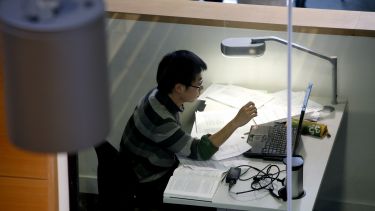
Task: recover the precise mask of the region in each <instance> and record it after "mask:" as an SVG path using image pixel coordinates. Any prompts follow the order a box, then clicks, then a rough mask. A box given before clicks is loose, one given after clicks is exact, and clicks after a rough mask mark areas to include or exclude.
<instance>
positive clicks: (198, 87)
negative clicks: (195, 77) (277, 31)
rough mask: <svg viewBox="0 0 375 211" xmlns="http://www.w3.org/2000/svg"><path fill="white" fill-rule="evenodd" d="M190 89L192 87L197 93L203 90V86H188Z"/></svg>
mask: <svg viewBox="0 0 375 211" xmlns="http://www.w3.org/2000/svg"><path fill="white" fill-rule="evenodd" d="M189 86H191V87H194V88H197V89H198V90H199V91H201V90H203V88H204V87H203V85H200V86H194V85H189Z"/></svg>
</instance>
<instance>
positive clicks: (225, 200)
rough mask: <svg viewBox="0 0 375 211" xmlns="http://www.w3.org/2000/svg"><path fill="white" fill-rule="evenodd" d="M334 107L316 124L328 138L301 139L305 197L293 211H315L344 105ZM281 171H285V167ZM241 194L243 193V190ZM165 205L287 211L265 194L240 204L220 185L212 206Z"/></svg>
mask: <svg viewBox="0 0 375 211" xmlns="http://www.w3.org/2000/svg"><path fill="white" fill-rule="evenodd" d="M314 100H315V101H316V102H319V103H322V104H323V105H327V104H325V103H324V102H328V101H326V100H324V99H314ZM210 106H211V104H210V103H208V104H207V106H206V109H210ZM334 107H335V111H334V112H332V113H330V114H329V115H327V116H325V117H322V119H321V120H320V121H319V122H321V123H323V124H326V125H327V126H328V130H329V133H330V134H331V137H330V138H327V137H325V138H324V139H319V138H315V137H310V136H302V142H301V143H300V145H299V148H298V154H300V155H302V156H303V157H304V169H303V171H304V174H303V186H304V190H305V192H306V195H305V196H304V197H303V198H301V199H298V200H293V210H296V211H297V210H301V211H308V210H313V208H314V204H315V201H316V198H317V195H318V192H319V188H320V185H321V182H322V179H323V176H324V172H325V169H326V167H327V163H328V161H329V158H330V155H331V151H332V147H333V145H334V142H335V139H336V135H337V132H338V130H339V127H340V124H341V120H342V117H343V114H344V111H345V107H346V104H338V105H335V106H334ZM246 159H248V161H249V164H251V165H255V166H266V164H268V163H270V162H269V161H263V160H259V159H249V158H246ZM279 164H280V163H279ZM280 166H282V164H280ZM283 168H284V169H285V167H283ZM236 186H246V187H249V182H238V183H237V184H236ZM244 190H246V188H245V189H244ZM164 202H166V203H176V204H187V205H195V206H206V207H216V208H222V209H235V210H287V203H286V202H283V201H280V200H277V199H275V198H273V197H272V196H271V195H270V194H269V193H268V192H267V191H265V192H259V193H254V192H253V194H249V195H248V196H247V197H241V200H236V199H234V198H233V197H231V196H230V195H229V193H228V185H227V184H225V183H221V184H220V186H219V188H218V190H217V192H216V194H215V196H214V198H213V200H212V202H204V201H195V200H185V199H176V198H168V197H164Z"/></svg>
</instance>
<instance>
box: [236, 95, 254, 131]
mask: <svg viewBox="0 0 375 211" xmlns="http://www.w3.org/2000/svg"><path fill="white" fill-rule="evenodd" d="M257 115H258V114H257V108H256V107H255V104H254V103H253V102H251V101H250V102H248V103H247V104H246V105H244V106H242V108H241V109H240V110H239V111H238V113H237V115H236V116H235V117H234V118H233V120H232V123H233V124H234V125H235V126H236V127H241V126H244V125H245V124H246V123H248V122H249V121H250V120H251V119H252V118H254V117H256V116H257Z"/></svg>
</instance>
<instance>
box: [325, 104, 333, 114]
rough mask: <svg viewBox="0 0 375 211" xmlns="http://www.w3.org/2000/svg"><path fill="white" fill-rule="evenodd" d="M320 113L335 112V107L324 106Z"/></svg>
mask: <svg viewBox="0 0 375 211" xmlns="http://www.w3.org/2000/svg"><path fill="white" fill-rule="evenodd" d="M322 111H324V112H328V113H331V112H334V111H335V107H333V106H330V105H325V106H323V110H322Z"/></svg>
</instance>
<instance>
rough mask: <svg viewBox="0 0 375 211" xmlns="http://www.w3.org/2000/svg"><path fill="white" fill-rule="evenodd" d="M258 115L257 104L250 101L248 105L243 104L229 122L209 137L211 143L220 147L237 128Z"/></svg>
mask: <svg viewBox="0 0 375 211" xmlns="http://www.w3.org/2000/svg"><path fill="white" fill-rule="evenodd" d="M256 116H257V109H256V107H255V104H254V103H253V102H248V103H247V104H246V105H244V106H242V108H241V109H240V110H239V111H238V113H237V115H236V116H235V117H234V118H233V119H232V120H231V121H230V122H229V123H228V124H226V125H225V126H224V127H223V128H222V129H221V130H219V131H218V132H217V133H215V134H213V135H211V136H210V137H209V139H210V141H211V143H212V144H213V145H214V146H216V147H220V146H221V145H222V144H223V143H224V142H225V141H226V140H227V139H228V138H229V137H230V136H231V135H232V134H233V132H234V131H235V130H236V129H237V128H239V127H241V126H243V125H245V124H246V123H248V122H249V121H250V120H251V119H252V118H254V117H256Z"/></svg>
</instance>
